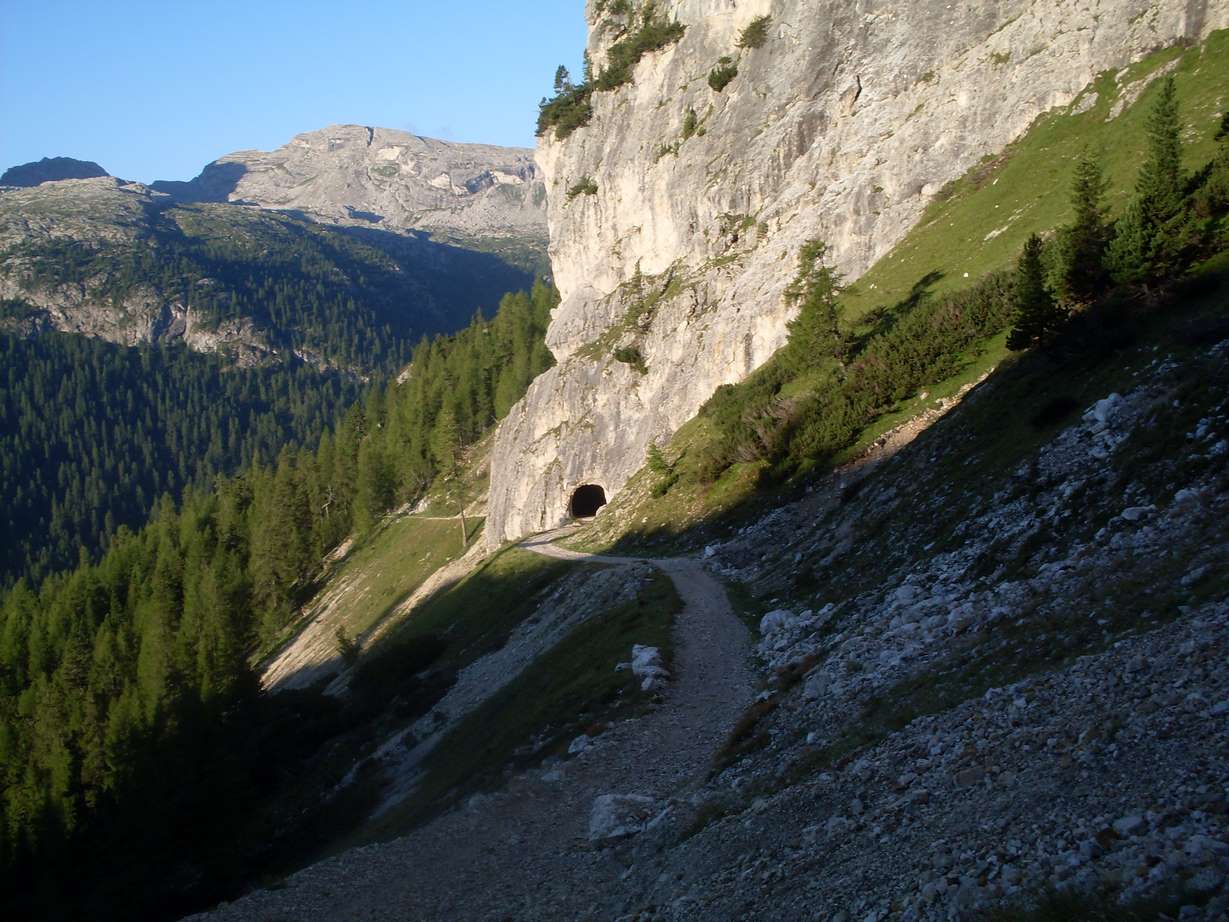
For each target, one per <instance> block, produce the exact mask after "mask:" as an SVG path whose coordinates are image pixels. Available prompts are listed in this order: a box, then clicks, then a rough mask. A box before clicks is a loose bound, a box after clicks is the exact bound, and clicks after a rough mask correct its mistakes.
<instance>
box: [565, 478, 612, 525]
mask: <svg viewBox="0 0 1229 922" xmlns="http://www.w3.org/2000/svg"><path fill="white" fill-rule="evenodd" d="M605 505H606V491H605V490H603V489H602V488H601V487H599V486H598V485H597V484H595V483H587V484H585V485H584V486H581V487H577V488H576V492H575V493H573V494H572V503H571V509H572V515H573V516H575V517H576V518H578V519H587V518H589V517H591V516H594V515H597V511H598V510H599V509H601V508H602V507H603V506H605Z"/></svg>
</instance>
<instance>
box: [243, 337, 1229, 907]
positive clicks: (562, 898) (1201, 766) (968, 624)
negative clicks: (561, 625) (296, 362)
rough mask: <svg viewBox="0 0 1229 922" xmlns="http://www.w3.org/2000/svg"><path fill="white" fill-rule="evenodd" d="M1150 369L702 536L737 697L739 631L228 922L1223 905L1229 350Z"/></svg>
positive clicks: (690, 567)
mask: <svg viewBox="0 0 1229 922" xmlns="http://www.w3.org/2000/svg"><path fill="white" fill-rule="evenodd" d="M1145 355H1146V356H1147V357H1146V358H1144V359H1142V360H1137V361H1135V364H1134V365H1133V366H1132V365H1131V364H1130V363H1126V364H1125V369H1124V368H1121V367H1116V369H1115V371H1114V373H1113V375H1111V376H1110V378H1107V379H1106V380H1110V379H1112V380H1113V381H1114V386H1113V388H1112V389H1110V387H1109V385H1105V389H1103V390H1098V388H1100V387H1102V385H1101V379H1100V378H1098V377H1097V374H1098V372H1097V370H1096V368H1095V367H1094V368H1092V370H1091V371H1090V372H1089V374H1090V377H1089V379H1088V381H1086V382H1085V385H1084V386H1083V387H1082V389H1081V390H1080V391H1079V393H1081V394H1083V395H1085V398H1086V399H1083V400H1076V399H1075V398H1074V397H1072V396H1070V395H1066V394H1058V395H1057V396H1055V395H1054V394H1045V393H1043V394H1040V395H1039V396H1038V397H1037V400H1036V402H1035V404H1034V405H1030V408H1029V409H1028V411H1027V412H1028V413H1030V414H1032V417H1031V419H1029V420H1026V421H1025V422H1023V423H1022V422H1020V420H1014V421H1013V420H1010V419H1007V418H1006V417H1003V416H1002V411H1003V408H1004V407H1006V406H1011V401H1012V392H1011V390H1010V388H1011V387H1012V386H1013V385H1012V384H1011V383H1010V381H1011V379H1010V377H1009V378H1008V379H1007V383H1003V382H1002V381H999V380H997V379H996V378H992V379H990V380H989V381H987V382H986V383H985V384H984V385H982V386H980V387H978V388H976V389H974V390H973V391H972V392H971V393H970V394H969V395H968V396H967V398H966V399H965V401H964V403H963V404H962V405H961V406H960V407H958V408H957V409H956V411H955V412H953V413H951V414H949V415H948V416H947V417H945V418H943V419H942V420H940V421H939V422H937V423H936V424H934V425H933V426H931V427H930V428H929V429H926V430H925V431H923V432H921V433H920V434H919V435H918V436H917V438H916V439H915V440H914V442H913V443H912V444H909V445H908V446H907V447H905V448H904V449H902V450H900V451H899V452H898V453H896V454H895V455H893V456H892V457H891V458H890V459H889V460H885V461H883V462H882V463H881V464H878V465H873V464H871V465H860V466H856V467H853V468H851V469H849V470H848V471H846V472H845V473H843V474H840V475H838V476H836V477H834V478H832V479H831V480H829V481H826V482H820V483H817V484H816V485H815V486H814V487H813V488H812V489H811V491H810V492H809V493H808V494H807V495H805V496H804V497H803V498H802V499H800V500H798V501H796V502H794V503H792V504H790V505H786V506H782V507H779V508H777V509H775V510H773V511H772V512H770V513H769V514H767V515H766V516H764V517H763V518H762V519H760V520H759V521H757V522H755V523H753V524H751V525H748V526H746V527H744V528H742V529H741V530H740V531H738V532H737V533H734V534H732V535H730V536H728V538H727V539H726V540H725V541H723V542H721V543H716V544H712V545H710V546H709V547H707V548H705V549H704V551H703V552H702V554H701V557H702V559H703V560H704V562H705V565H706V567H707V568H708V570H709V571H710V572H711V573H713V574H715V575H718V576H721V577H723V578H725V579H726V580H728V581H730V582H731V583H738V584H741V585H742V586H743V587H744V588H743V591H741V592H740V593H739V595H740V597H741V598H743V599H744V600H745V605H746V607H748V608H749V609H751V611H752V613H753V614H754V615H755V617H756V618H757V619H758V621H759V624H760V628H761V633H760V637H759V642H758V648H757V650H756V654H755V656H754V658H753V659H754V662H755V664H756V665H758V667H759V670H760V680H761V682H762V687H763V690H762V691H761V692H760V694H759V696H758V698H757V699H756V700H755V701H754V702H753V703H750V704H749V706H747V707H745V709H742V710H741V711H740V709H741V708H743V705H739V704H738V701H739V700H740V696H741V700H742V701H743V702H744V703H747V702H749V698H750V696H751V694H752V686H751V685H750V684H749V682H750V679H749V678H748V677H747V673H745V672H744V671H742V666H741V663H742V660H741V657H740V655H739V654H737V653H731V652H730V650H731V649H732V648H730V647H729V645H728V644H722V645H719V649H721V650H724V652H723V653H722V654H721V655H720V656H718V657H717V658H716V659H712V660H711V662H709V663H708V665H706V666H704V667H703V668H702V669H696V668H692V669H690V670H689V668H688V666H687V661H686V658H684V659H683V661H682V662H681V664H680V668H679V670H678V673H677V675H676V676H675V678H674V679H673V680H672V682H671V684H670V685H669V686H668V690H667V692H666V695H665V698H664V702H663V704H662V705H661V706H660V708H659V709H658V710H657V711H654V712H653V713H652V714H650V715H649V716H647V717H641V718H638V719H635V720H630V721H625V722H623V723H621V724H619V725H618V726H617V727H616V728H614V729H612V730H610V731H608V732H607V733H604V734H602V735H601V736H600V737H598V738H597V739H596V740H595V741H586V742H585V743H584V744H583V745H580V746H578V747H577V748H576V751H575V752H574V753H573V754H572V757H571V758H569V759H568V760H566V761H564V762H562V763H560V764H552V765H548V766H546V767H544V768H540V769H535V770H533V771H531V772H528V773H526V774H524V775H521V776H519V777H517V778H514V779H512V780H511V781H510V783H509V784H508V786H507V788H506V789H505V790H504V791H503V792H501V793H499V794H497V795H494V796H491V797H483V798H479V799H476V800H473V801H471V802H469V803H468V804H467V805H466V806H465V807H464V808H459V809H457V810H454V811H452V812H450V813H448V814H445V815H443V816H441V817H439V818H437V819H436V820H434V821H432V822H431V823H429V824H428V825H426V826H425V827H423V828H421V829H420V830H418V831H417V832H415V833H413V834H412V835H411V836H409V837H407V838H405V839H401V840H398V841H397V842H393V843H388V844H386V845H378V846H372V847H369V848H366V849H361V850H356V851H352V852H348V853H346V854H345V855H342V856H340V857H339V858H337V859H333V860H332V861H330V862H326V863H323V864H321V865H317V866H315V867H312V868H309V869H307V870H305V871H304V872H301V873H300V874H298V875H296V876H294V877H292V878H290V880H289V881H288V882H287V886H286V887H285V889H281V890H275V891H267V892H263V893H258V894H254V895H253V896H251V897H248V898H246V899H244V900H242V901H239V902H237V903H235V904H233V905H231V906H229V907H225V908H224V909H223V910H222V911H220V913H219V916H220V917H221V918H226V919H270V920H271V919H288V918H373V919H384V918H389V919H391V918H415V919H419V918H421V919H445V918H447V919H501V920H502V919H526V920H528V919H573V918H576V919H580V918H584V919H663V920H667V919H668V920H699V919H761V918H764V919H768V918H771V919H799V920H802V919H828V920H839V919H845V920H852V922H863V920H870V922H881V920H886V919H900V920H940V919H943V920H946V919H976V918H978V917H979V915H980V914H982V913H983V912H984V911H986V910H987V909H991V908H993V907H995V906H1000V905H1004V904H1019V903H1021V902H1022V901H1027V900H1028V899H1031V898H1032V897H1033V896H1035V895H1036V894H1038V893H1041V892H1044V891H1045V890H1047V889H1060V890H1061V889H1064V888H1071V889H1075V890H1078V891H1081V892H1098V891H1103V892H1106V893H1108V894H1110V896H1111V898H1115V899H1116V898H1122V899H1124V900H1127V901H1131V900H1137V899H1140V898H1144V897H1153V896H1158V895H1163V896H1166V898H1168V899H1170V903H1171V905H1172V907H1173V916H1174V917H1176V918H1181V919H1185V920H1214V919H1224V918H1229V889H1227V886H1226V874H1227V873H1229V672H1227V671H1226V669H1225V663H1226V662H1229V649H1227V647H1229V601H1227V600H1229V527H1227V526H1226V522H1227V521H1229V518H1227V513H1229V470H1227V468H1229V466H1227V465H1226V459H1227V457H1229V340H1222V341H1219V342H1217V343H1215V344H1214V345H1210V346H1202V347H1199V348H1196V349H1193V350H1187V351H1185V352H1183V353H1182V354H1181V355H1180V356H1178V357H1174V356H1171V355H1170V354H1168V353H1167V352H1166V350H1165V349H1157V350H1154V351H1151V352H1148V353H1145ZM1094 365H1095V363H1094ZM1014 386H1015V387H1020V386H1021V385H1020V382H1019V380H1018V379H1017V381H1016V384H1015V385H1014ZM1004 388H1006V389H1007V390H1006V391H1004V390H1003V389H1004ZM1089 394H1095V396H1092V397H1091V398H1089V397H1088V396H1087V395H1089ZM1025 415H1027V414H1025ZM552 551H553V552H556V553H562V554H568V555H571V554H574V552H568V551H563V550H562V549H557V548H553V549H552ZM662 565H663V566H666V567H667V568H669V567H670V566H672V564H671V563H670V562H669V561H663V562H662ZM641 566H642V565H641V564H635V565H633V566H632V567H631V568H630V569H628V574H629V576H632V575H634V573H635V572H637V570H638V568H639V567H641ZM676 566H677V567H679V568H681V570H680V572H681V573H682V575H683V576H686V575H688V574H690V575H691V577H692V578H695V579H697V580H698V581H699V584H704V582H705V581H704V580H701V579H699V573H700V571H699V569H698V566H697V564H696V563H694V562H692V563H687V562H685V561H684V562H679V563H677V564H676ZM608 572H609V571H608ZM678 575H679V574H676V577H677V576H678ZM607 578H609V577H607ZM676 582H678V579H677V578H676ZM682 588H683V587H682V586H681V585H680V589H682ZM683 594H684V596H685V597H687V598H688V602H689V603H691V602H693V599H692V598H689V597H688V595H687V592H686V591H684V592H683ZM704 598H705V600H706V601H704V602H703V604H701V605H699V606H695V605H693V606H692V611H693V616H692V617H690V618H687V617H680V619H679V632H680V633H679V638H680V644H681V645H683V649H686V648H687V645H688V644H690V645H691V650H692V655H695V651H699V650H707V651H709V653H711V652H712V650H713V646H712V642H711V637H710V636H709V634H708V633H707V631H708V630H709V629H710V627H711V623H710V622H709V621H708V620H706V619H704V618H696V617H694V613H695V611H697V610H701V609H703V608H705V607H706V606H708V607H711V606H712V605H714V604H717V605H720V603H721V600H718V601H717V602H714V596H713V593H712V591H711V589H710V590H708V591H707V592H706V593H705V594H704ZM746 600H749V601H746ZM555 601H556V603H557V601H558V600H555ZM727 616H728V617H727V620H726V621H725V622H723V623H725V624H727V625H728V624H730V623H731V622H732V619H733V615H732V614H729V613H728V611H727ZM710 659H711V657H710ZM738 688H746V689H748V690H747V691H746V692H742V693H738V692H737V689H738ZM718 700H720V702H721V704H720V706H719V707H718V706H716V705H715V704H714V702H715V701H718ZM687 701H691V704H690V705H687V704H686V702H687ZM689 708H691V709H692V710H690V711H689V710H688V709H689ZM740 713H741V717H740V716H739V715H740ZM701 718H703V719H702V720H701ZM701 726H702V727H703V728H704V729H703V731H702V732H701V731H700V729H699V728H700V727H701ZM663 728H668V729H669V732H666V731H665V730H663Z"/></svg>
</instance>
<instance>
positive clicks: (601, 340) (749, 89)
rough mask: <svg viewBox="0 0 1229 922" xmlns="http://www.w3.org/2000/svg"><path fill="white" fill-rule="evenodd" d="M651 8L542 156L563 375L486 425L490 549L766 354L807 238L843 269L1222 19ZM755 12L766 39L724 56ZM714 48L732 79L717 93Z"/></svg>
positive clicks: (806, 5)
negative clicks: (581, 113) (1099, 89)
mask: <svg viewBox="0 0 1229 922" xmlns="http://www.w3.org/2000/svg"><path fill="white" fill-rule="evenodd" d="M641 5H642V4H639V3H637V4H634V6H637V7H639V6H641ZM611 6H612V4H610V3H594V2H590V3H589V5H588V17H589V23H590V32H589V51H590V54H591V56H592V58H593V60H594V61H595V63H597V64H598V65H599V66H600V64H601V63H602V61H603V60H604V58H605V54H606V51H607V49H608V48H609V46H610V45H611V43H612V42H613V41H615V40H616V39H617V38H618V36H619V35H620V33H621V30H622V29H623V26H624V23H625V20H624V18H623V17H620V16H619V15H616V14H614V13H612V12H611V11H610V10H609V9H608V8H609V7H611ZM657 7H658V9H659V10H661V11H662V12H663V13H665V14H666V15H668V16H670V17H672V18H676V19H677V20H678V21H679V22H680V23H682V24H683V25H684V26H685V27H686V31H685V33H684V35H683V37H682V39H681V40H680V41H679V42H678V43H676V44H674V45H671V46H668V47H666V48H664V49H662V50H660V51H657V52H653V53H651V54H649V55H646V56H645V57H644V58H643V59H642V60H641V61H640V63H639V64H638V65H637V66H636V68H635V79H634V82H633V83H632V84H630V85H625V86H623V87H621V88H619V89H618V90H615V91H613V92H605V93H596V94H594V96H593V108H594V114H593V118H592V120H591V122H590V123H589V125H588V126H586V127H583V128H580V129H578V130H576V131H575V132H574V133H572V134H571V135H570V136H568V137H567V138H566V139H565V140H562V141H561V140H558V139H557V138H556V137H555V136H554V132H553V131H552V132H549V133H548V134H547V135H546V136H545V137H544V138H543V139H542V142H541V143H540V145H539V148H538V154H537V157H538V163H539V165H540V166H541V167H542V170H543V173H544V175H545V179H546V184H547V191H548V193H549V205H548V219H549V226H550V236H551V244H550V255H551V262H552V266H553V270H554V276H555V281H556V284H557V285H558V286H559V289H560V293H561V295H562V303H561V304H560V306H559V308H558V309H557V311H556V312H555V315H554V317H553V318H552V323H551V327H550V331H549V334H548V342H549V345H550V347H551V349H552V350H553V351H554V353H555V355H556V357H557V358H558V359H559V362H560V363H559V365H558V366H557V367H555V368H553V369H551V370H550V371H548V372H547V373H545V374H544V375H542V376H541V377H540V378H539V379H538V380H537V381H535V382H534V384H533V385H532V387H531V388H530V390H529V392H528V394H527V395H526V396H525V398H524V399H523V400H522V401H521V402H520V403H519V404H518V405H517V406H516V407H515V408H514V409H513V411H512V412H511V413H510V414H509V416H508V418H507V419H506V420H505V421H504V422H503V424H502V425H501V427H500V430H499V432H498V435H497V439H496V443H495V448H494V453H493V457H492V481H491V500H490V517H489V518H488V520H487V521H488V525H487V536H488V540H489V541H492V542H499V541H502V540H505V539H510V538H514V537H517V536H519V535H522V534H525V533H527V532H531V531H535V530H538V529H541V528H544V527H549V526H552V525H555V524H557V523H559V522H560V521H562V520H564V519H565V518H566V516H567V504H568V500H569V497H570V495H571V493H572V491H573V490H574V489H575V487H576V486H578V485H579V484H582V483H598V484H600V485H602V486H603V487H604V488H605V490H606V492H607V495H608V496H609V495H612V494H613V493H615V492H617V491H618V490H619V488H620V487H621V486H622V484H623V483H624V481H625V480H626V478H627V477H628V476H629V475H630V474H631V473H632V472H634V471H635V470H636V469H637V468H638V467H639V466H640V465H641V464H642V463H643V460H644V456H645V451H646V449H647V446H648V445H649V443H650V442H651V441H653V440H657V439H660V438H663V437H665V436H668V435H669V434H670V433H672V432H673V431H674V429H676V428H677V427H678V426H679V425H681V424H682V423H683V422H685V421H686V420H687V419H689V418H690V417H691V416H693V415H694V414H695V412H696V411H697V410H698V408H699V407H700V405H701V404H702V403H703V402H704V401H705V400H706V399H707V398H708V397H709V396H710V395H711V394H712V392H713V390H714V389H715V388H716V387H717V386H719V385H721V384H724V383H731V382H735V381H738V380H740V379H741V378H743V377H744V376H746V375H747V374H748V373H749V372H750V371H751V370H753V369H754V368H755V367H756V366H758V365H759V364H761V363H762V362H763V361H764V360H765V359H767V358H768V357H769V356H770V355H771V354H772V353H773V352H774V351H775V350H776V349H777V348H778V347H779V346H780V345H781V344H782V343H783V342H784V340H785V336H786V329H785V323H786V320H787V319H788V316H789V312H788V310H787V308H786V306H785V304H784V302H783V298H782V292H783V289H784V288H785V286H786V285H787V284H788V282H789V279H790V278H791V276H792V275H793V273H794V269H795V263H796V258H797V252H798V250H799V248H800V246H801V245H802V243H803V242H804V241H806V240H808V239H810V238H813V237H822V238H823V239H825V240H826V241H828V243H829V244H830V245H831V247H832V254H833V256H834V258H835V261H836V264H837V266H838V268H839V269H840V270H841V271H842V272H843V274H844V275H845V277H846V278H847V279H855V278H857V277H858V275H859V274H860V273H861V272H863V271H865V270H866V269H867V268H868V267H869V266H870V265H871V264H872V263H873V262H874V261H875V260H876V259H877V258H879V257H880V256H882V255H884V254H885V253H886V252H888V251H889V250H890V249H891V248H892V246H893V245H894V244H895V243H896V242H898V241H899V240H900V239H901V238H902V237H903V236H904V235H905V234H906V233H907V232H908V230H909V229H910V228H911V227H912V225H913V224H914V223H915V222H916V221H917V220H918V218H919V217H920V215H921V214H922V212H923V210H924V208H925V206H926V205H927V203H928V202H929V201H930V200H931V198H932V197H933V196H934V194H935V193H936V192H938V190H939V189H940V188H942V186H943V185H944V184H945V183H947V182H948V181H950V180H952V179H955V178H957V177H959V176H961V175H962V174H963V173H965V172H966V171H967V170H968V169H969V168H970V167H971V166H973V165H974V164H976V163H977V161H978V160H979V159H980V158H982V157H983V156H985V155H987V154H993V153H996V152H998V151H999V150H1001V149H1002V148H1003V147H1004V146H1006V145H1007V144H1008V143H1009V142H1010V141H1011V140H1013V139H1014V138H1015V137H1017V136H1018V135H1020V134H1021V133H1022V132H1023V131H1024V130H1025V129H1026V128H1027V127H1028V126H1029V124H1030V123H1031V122H1032V121H1033V120H1034V119H1035V118H1036V117H1037V116H1038V115H1039V114H1041V113H1043V112H1045V111H1047V110H1049V109H1052V108H1054V107H1057V106H1065V105H1068V104H1070V103H1071V102H1072V101H1073V100H1074V99H1075V97H1076V95H1077V94H1078V93H1079V92H1080V91H1081V90H1082V89H1083V88H1084V87H1085V86H1087V85H1088V84H1089V83H1090V82H1091V81H1092V79H1093V78H1094V77H1095V76H1096V75H1097V74H1098V73H1100V72H1102V71H1105V70H1107V69H1110V68H1115V67H1120V66H1122V65H1125V64H1127V63H1129V62H1131V61H1133V60H1135V59H1137V58H1139V57H1141V56H1142V55H1143V54H1145V53H1146V52H1148V51H1151V50H1154V49H1156V48H1158V47H1162V46H1165V45H1170V44H1172V43H1174V42H1177V41H1182V40H1197V39H1199V38H1201V37H1203V36H1205V35H1207V34H1208V33H1209V32H1211V31H1213V30H1214V29H1218V28H1224V27H1226V26H1227V25H1229V3H1226V2H1224V0H1211V2H1209V0H1079V2H1059V0H982V2H979V3H975V4H955V3H940V2H915V3H899V2H890V0H856V2H837V0H670V2H664V0H663V2H659V3H658V4H657ZM761 16H770V17H771V19H770V22H769V26H768V38H767V41H766V42H765V43H764V45H763V46H762V47H760V48H757V49H748V50H742V51H740V50H738V49H737V48H736V42H737V40H738V37H739V35H740V33H741V30H742V29H743V28H744V27H746V26H747V25H748V24H749V23H750V22H751V21H752V20H754V19H756V18H757V17H761ZM724 55H729V56H731V57H732V58H733V59H734V61H735V62H736V63H737V67H738V75H737V77H736V78H735V79H734V80H733V81H732V82H731V83H730V84H729V85H728V86H726V87H725V88H724V90H723V91H722V92H715V91H714V90H713V89H711V88H710V86H709V84H708V81H707V77H708V74H709V72H710V70H711V69H712V68H713V67H714V65H715V64H717V63H718V61H719V59H720V58H721V57H722V56H724ZM691 109H694V111H695V113H696V120H697V122H698V126H697V130H696V131H695V132H694V133H692V134H691V135H690V136H689V137H686V138H685V139H684V131H683V126H684V120H685V118H686V114H687V112H688V110H691ZM675 145H677V147H675ZM582 181H583V182H582ZM594 188H595V189H596V191H595V192H593V193H592V194H589V192H588V190H590V189H594ZM569 192H571V193H575V194H571V195H569ZM619 346H625V347H633V346H634V347H635V348H637V349H638V350H639V352H640V354H641V356H642V357H643V360H644V367H645V369H646V370H645V371H644V373H641V372H640V371H639V370H637V369H636V368H635V367H633V365H631V364H625V363H622V362H619V361H616V360H615V359H614V357H613V353H614V350H615V348H617V347H619ZM625 357H626V353H625Z"/></svg>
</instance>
